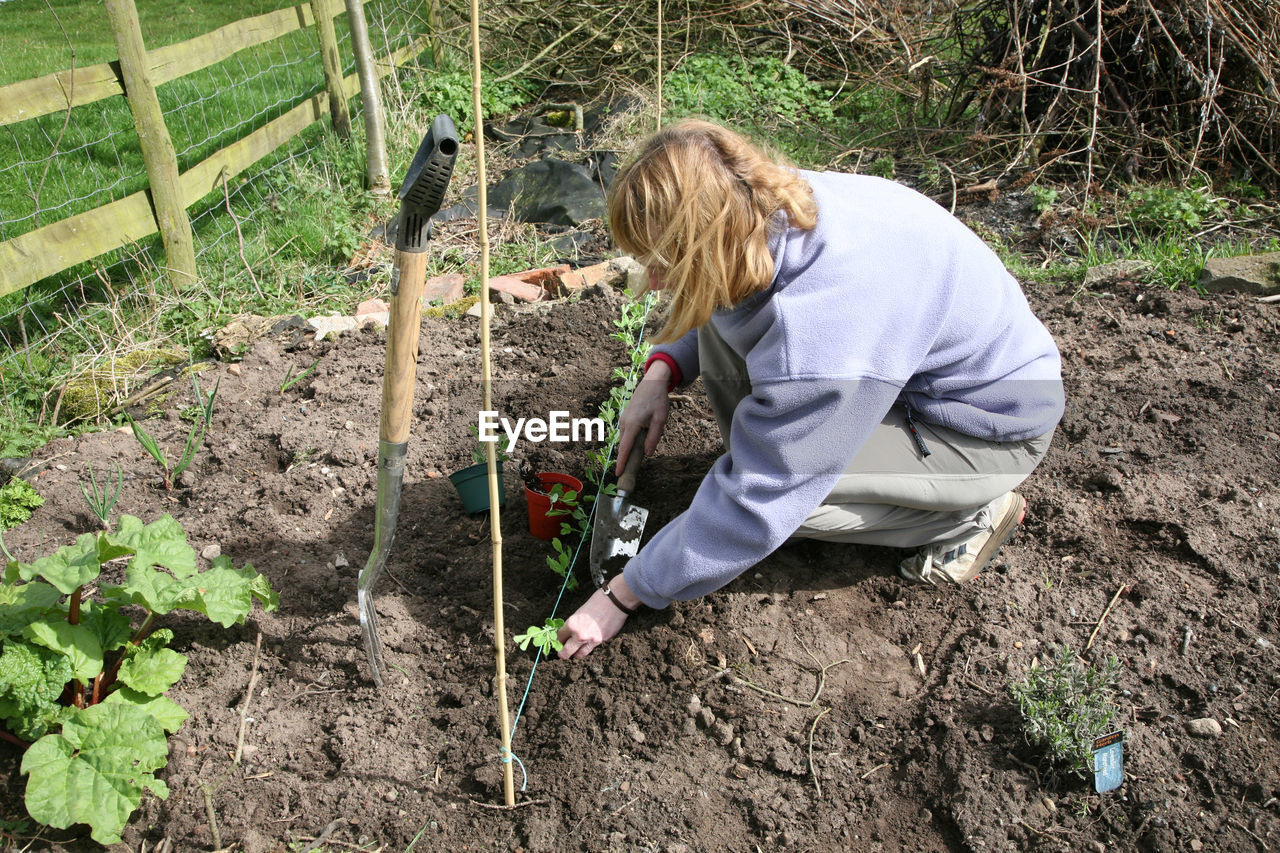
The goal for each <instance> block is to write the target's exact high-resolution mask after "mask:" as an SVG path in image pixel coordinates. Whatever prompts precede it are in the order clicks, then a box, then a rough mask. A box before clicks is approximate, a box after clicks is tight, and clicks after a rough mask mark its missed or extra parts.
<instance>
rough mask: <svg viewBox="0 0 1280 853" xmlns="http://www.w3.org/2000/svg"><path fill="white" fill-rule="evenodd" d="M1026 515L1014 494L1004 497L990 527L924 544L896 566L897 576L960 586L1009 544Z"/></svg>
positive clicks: (1025, 510)
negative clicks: (947, 539) (1002, 546)
mask: <svg viewBox="0 0 1280 853" xmlns="http://www.w3.org/2000/svg"><path fill="white" fill-rule="evenodd" d="M1026 514H1027V502H1026V500H1025V499H1024V498H1023V497H1022V495H1020V494H1018V493H1017V492H1009V494H1007V495H1005V497H1004V503H1003V504H1002V505H1001V506H1000V508H999V509H998V510H995V511H994V512H993V513H992V516H991V523H990V526H989V527H987V528H986V529H985V530H980V531H978V532H977V533H973V534H970V535H968V536H965V537H963V538H962V539H953V540H951V541H950V542H939V543H937V544H934V545H926V546H925V547H923V548H921V549H920V550H919V551H917V552H916V553H915V554H914V555H912V556H910V557H908V558H907V559H905V560H903V561H902V562H901V563H900V564H899V565H898V574H900V575H902V576H903V577H904V578H906V579H907V580H909V581H915V582H917V583H927V584H932V585H934V586H938V585H939V584H942V583H953V584H962V583H964V582H966V581H969V580H972V579H973V578H974V576H975V575H977V574H978V572H980V571H982V570H983V569H985V568H986V567H987V564H988V563H990V562H991V561H992V560H993V559H994V558H995V556H996V554H997V553H998V552H999V551H1000V546H1001V545H1003V544H1004V543H1005V542H1008V541H1009V537H1010V536H1012V535H1013V531H1014V530H1016V529H1017V528H1018V525H1019V524H1021V523H1022V519H1023V517H1024V516H1026Z"/></svg>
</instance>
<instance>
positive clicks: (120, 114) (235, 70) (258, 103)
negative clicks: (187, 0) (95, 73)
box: [0, 0, 358, 239]
mask: <svg viewBox="0 0 1280 853" xmlns="http://www.w3.org/2000/svg"><path fill="white" fill-rule="evenodd" d="M200 5H202V6H212V5H215V4H200ZM273 5H276V4H267V3H263V2H253V3H249V2H241V3H236V4H232V8H233V9H234V10H235V14H234V15H232V16H231V17H229V18H228V17H227V15H228V14H230V11H229V10H227V9H222V10H221V14H214V13H213V12H211V11H208V10H205V11H202V13H201V14H200V15H196V14H195V13H192V12H187V11H183V12H181V13H174V10H173V7H172V5H171V4H161V3H159V2H156V0H141V2H139V4H138V6H139V14H140V17H141V19H142V25H143V27H144V33H145V34H146V37H147V39H148V43H149V44H156V43H169V42H173V41H180V40H182V39H184V38H191V37H194V35H196V34H199V33H202V32H206V31H207V30H208V29H213V28H216V27H217V26H221V25H223V24H226V23H230V22H231V21H233V20H235V19H237V18H239V17H245V16H249V15H254V14H259V13H261V12H263V11H269V10H270V8H272V6H273ZM61 6H66V8H65V9H60V8H59V7H61ZM182 8H183V9H184V10H185V9H186V7H182ZM15 9H16V10H18V11H17V12H16V13H15V12H14V10H15ZM33 9H38V10H40V14H39V15H32V14H30V12H31V10H33ZM54 10H55V12H57V13H58V14H57V17H56V18H55V16H54V15H49V14H48V13H47V12H45V11H44V4H43V3H36V2H33V0H11V2H7V3H3V4H0V21H3V22H4V24H5V25H6V26H7V25H8V24H9V21H8V19H9V18H10V17H13V18H16V21H15V22H14V23H15V25H16V26H17V28H18V32H19V36H18V37H17V38H18V43H19V44H20V45H25V44H38V45H40V49H48V54H47V55H45V56H44V57H43V58H42V59H41V61H40V62H39V64H35V63H36V59H35V58H34V57H32V56H30V55H29V52H28V51H26V50H25V49H20V51H19V53H20V54H21V55H22V56H24V57H26V59H25V61H22V62H20V63H18V64H19V65H20V66H21V67H23V68H24V69H26V70H27V71H28V73H29V74H30V76H41V75H43V74H47V73H50V72H52V71H57V70H62V69H64V68H68V67H70V62H71V59H70V51H69V49H68V48H67V47H66V38H64V36H63V35H62V31H61V29H60V28H59V27H58V26H57V22H58V21H59V20H62V22H63V25H64V26H67V20H64V17H65V18H67V19H70V20H71V21H72V22H73V23H74V24H75V28H74V30H73V29H71V28H70V27H69V28H68V31H67V35H68V37H70V38H72V39H74V40H75V41H74V43H75V44H76V58H75V64H76V67H84V66H86V65H90V64H93V63H94V62H101V61H106V60H108V59H114V58H115V44H114V41H113V39H112V36H111V32H110V29H109V27H108V26H107V24H106V12H105V11H104V9H103V8H102V6H101V5H100V4H86V3H79V4H74V5H73V4H68V3H62V4H55V9H54ZM63 12H65V15H64V14H62V13H63ZM171 13H172V14H171ZM170 17H172V18H173V19H175V20H170ZM149 21H151V22H161V21H162V22H163V26H162V27H161V28H160V32H159V35H157V36H156V37H155V38H153V37H152V32H151V30H150V29H147V28H148V27H149V26H150V24H149V23H148V22H149ZM178 21H181V22H183V23H182V24H181V25H179V24H178V23H177V22H178ZM335 23H336V24H337V29H338V37H339V39H340V40H341V39H343V38H345V35H346V29H345V17H343V16H340V17H339V18H337V19H336V20H335ZM197 27H205V28H204V29H199V28H197ZM9 39H10V36H6V43H8V40H9ZM59 40H61V42H62V46H63V50H61V51H59V50H54V49H52V48H50V43H54V44H56V43H57V42H58V41H59ZM82 52H83V53H85V54H87V55H88V56H91V57H94V58H93V59H92V60H86V59H84V58H82V56H81V54H82ZM348 64H352V62H351V61H350V60H348ZM350 70H351V69H350V68H348V69H347V71H348V72H350ZM5 72H6V76H7V75H9V74H12V73H13V66H12V65H9V64H6V66H5ZM9 82H12V81H9ZM323 84H324V81H323V74H322V72H321V68H320V59H319V53H318V49H317V45H316V38H315V33H314V30H313V29H311V28H306V29H301V30H295V31H294V32H292V33H288V34H286V35H284V36H281V37H280V38H278V39H275V40H273V41H271V42H268V43H266V44H263V45H258V46H255V47H253V48H249V49H247V50H243V51H240V52H239V53H237V54H235V55H234V56H231V57H229V58H227V59H225V60H223V61H222V62H220V63H217V64H215V65H213V66H211V67H209V68H205V69H202V70H200V71H197V72H194V73H192V74H189V75H187V76H185V77H181V78H178V79H177V80H173V81H171V82H169V83H165V84H162V85H160V86H159V87H157V96H158V97H159V100H160V106H161V109H162V111H163V112H164V114H165V121H166V124H167V125H168V128H169V134H170V136H171V138H172V140H173V146H174V149H175V151H176V152H177V156H178V167H179V171H180V172H181V171H185V170H187V169H189V168H191V167H192V166H194V165H196V164H197V163H199V162H201V161H202V160H204V159H205V158H206V157H208V156H209V155H210V154H212V153H214V152H215V151H218V150H219V149H221V148H223V147H225V146H226V145H227V144H229V143H230V142H232V141H234V140H236V139H238V138H240V137H242V136H244V135H246V134H247V133H248V132H249V131H251V130H253V129H255V128H257V127H260V126H261V125H263V124H265V123H266V122H268V121H270V120H271V119H274V118H276V117H278V116H280V115H283V114H284V113H285V112H288V111H289V110H290V109H292V108H293V107H294V106H296V105H297V104H299V103H301V102H302V101H304V100H305V99H306V98H309V97H311V96H312V95H314V94H315V93H316V92H318V91H320V90H321V89H322V88H323ZM357 102H358V99H357ZM0 164H3V165H0V239H8V238H11V237H14V236H16V235H18V234H21V233H23V232H26V231H28V230H31V229H32V228H35V227H38V226H39V225H42V224H45V223H47V222H49V221H54V220H58V219H63V218H65V217H67V216H71V215H74V214H76V213H81V212H83V211H86V210H91V209H92V208H94V207H97V206H99V205H102V204H105V203H106V202H108V201H114V200H116V199H119V198H123V197H125V196H127V195H129V194H131V193H134V192H137V191H138V190H141V189H145V187H146V171H145V168H144V165H143V161H142V153H141V149H140V148H139V146H138V139H137V133H136V132H135V131H134V129H133V122H132V117H131V113H130V110H129V105H128V102H127V101H126V100H125V99H124V98H123V97H118V96H117V97H111V98H107V99H105V100H102V101H98V102H95V103H92V104H86V105H84V106H81V107H76V108H75V109H73V110H72V111H71V114H70V116H69V117H68V116H67V114H65V113H53V114H50V115H46V116H41V117H39V118H35V119H30V120H28V121H23V122H19V123H17V124H14V125H10V126H9V127H8V128H6V132H5V133H4V134H0Z"/></svg>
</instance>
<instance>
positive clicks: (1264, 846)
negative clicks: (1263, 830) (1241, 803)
mask: <svg viewBox="0 0 1280 853" xmlns="http://www.w3.org/2000/svg"><path fill="white" fill-rule="evenodd" d="M1227 822H1228V823H1230V824H1231V825H1232V826H1235V827H1238V828H1239V829H1243V830H1244V831H1245V832H1247V833H1249V835H1250V836H1251V837H1252V838H1253V840H1254V841H1256V842H1258V846H1259V847H1261V848H1262V849H1263V850H1270V849H1271V848H1270V847H1268V846H1267V843H1266V842H1265V841H1263V840H1262V839H1261V838H1259V837H1258V836H1257V835H1256V834H1254V832H1253V831H1252V830H1251V829H1249V827H1247V826H1245V825H1244V824H1243V823H1240V822H1239V821H1237V820H1232V819H1231V818H1227Z"/></svg>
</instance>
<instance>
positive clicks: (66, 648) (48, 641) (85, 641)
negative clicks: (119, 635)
mask: <svg viewBox="0 0 1280 853" xmlns="http://www.w3.org/2000/svg"><path fill="white" fill-rule="evenodd" d="M23 635H24V636H25V637H26V638H27V639H28V640H30V641H31V642H33V643H35V644H36V645H40V646H44V647H45V648H46V649H49V650H51V651H54V652H57V653H58V654H61V655H65V656H66V658H67V660H68V661H69V662H70V663H71V674H72V676H74V677H75V678H76V679H77V680H78V681H79V682H80V683H81V684H87V683H89V680H90V679H92V678H93V677H94V676H95V675H97V674H98V673H100V672H102V643H101V642H100V641H99V640H98V638H97V637H96V636H95V635H94V631H93V630H92V629H91V628H89V627H87V626H85V625H72V624H70V623H69V622H67V621H65V620H63V619H61V618H59V619H57V620H54V621H40V622H32V623H31V624H30V625H28V626H27V628H26V630H25V631H24V632H23Z"/></svg>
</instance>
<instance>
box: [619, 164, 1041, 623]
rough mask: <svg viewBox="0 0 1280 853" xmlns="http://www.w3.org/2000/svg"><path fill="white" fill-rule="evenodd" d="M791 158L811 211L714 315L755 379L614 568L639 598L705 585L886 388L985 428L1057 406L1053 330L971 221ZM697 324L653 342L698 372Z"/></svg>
mask: <svg viewBox="0 0 1280 853" xmlns="http://www.w3.org/2000/svg"><path fill="white" fill-rule="evenodd" d="M801 175H802V176H803V177H804V178H805V179H806V180H807V181H808V182H809V184H810V185H811V186H812V187H813V192H814V197H815V200H816V201H817V204H818V224H817V227H815V228H814V229H813V230H811V231H802V230H799V229H796V228H787V229H785V230H783V229H780V231H779V233H777V234H774V235H773V236H772V237H771V239H770V243H769V248H770V251H771V253H772V255H773V257H774V260H775V273H774V280H773V282H772V284H771V286H770V287H769V289H768V290H766V291H764V292H761V293H758V294H755V295H753V296H752V297H750V298H748V299H747V300H745V301H744V302H743V303H741V304H739V305H737V306H734V307H733V308H729V309H723V310H719V311H717V312H716V313H715V315H714V316H713V317H712V319H711V321H710V322H711V323H712V324H713V325H714V326H715V327H716V329H717V331H719V333H720V334H721V336H722V337H723V338H724V340H725V341H726V342H727V343H728V344H729V345H730V346H731V347H732V348H733V349H734V350H735V351H736V352H737V353H738V354H739V355H741V356H742V357H743V358H744V359H745V361H746V364H747V372H748V374H749V376H750V379H751V394H750V395H749V396H748V397H746V398H745V399H744V400H743V401H742V402H741V403H740V404H739V405H738V408H737V409H736V411H735V412H734V415H733V423H732V427H731V429H730V447H731V451H730V452H727V453H725V454H723V455H722V456H721V457H720V458H719V459H717V460H716V462H715V463H714V464H713V465H712V467H711V470H710V471H709V472H708V473H707V475H706V477H705V478H704V479H703V481H702V484H701V486H700V487H699V488H698V491H697V493H696V495H695V496H694V498H693V502H692V503H691V504H690V506H689V508H688V510H686V511H685V512H683V513H682V514H680V515H679V516H677V517H676V518H675V519H673V520H672V521H671V522H670V523H669V524H668V525H666V526H665V527H664V528H662V529H661V530H660V531H659V532H658V533H657V534H656V535H655V536H654V537H653V539H652V540H651V541H650V542H648V543H647V544H646V545H645V546H644V548H642V549H641V550H640V552H639V553H638V554H637V555H636V556H635V557H633V558H632V559H631V560H630V561H629V562H628V563H627V566H626V568H625V569H624V575H625V578H626V581H627V585H628V586H630V588H631V589H632V590H633V591H634V592H635V594H636V595H637V596H639V598H640V600H641V601H643V602H644V603H645V604H647V605H649V606H650V607H665V606H666V605H667V604H669V603H670V602H671V601H673V600H687V599H690V598H696V597H698V596H702V595H705V594H707V593H709V592H711V591H713V590H715V589H718V588H720V587H722V586H724V585H725V584H727V583H729V582H730V581H732V580H733V579H734V578H736V577H737V576H738V575H740V574H742V573H743V572H745V571H746V570H747V569H749V568H751V567H752V566H753V565H755V564H756V563H758V562H759V561H761V560H763V559H764V558H765V557H767V556H768V555H769V554H770V553H771V552H773V550H774V549H776V548H777V547H778V546H779V545H781V544H782V543H783V542H784V541H786V539H787V538H788V537H789V536H790V535H791V534H792V533H794V532H795V530H796V528H797V527H799V526H800V524H801V523H802V522H803V521H804V520H805V518H807V517H808V516H809V514H810V513H811V512H812V511H813V510H814V509H816V508H817V507H818V506H819V505H820V504H821V503H822V501H823V499H824V498H825V497H826V496H827V495H828V494H829V493H830V492H831V490H832V488H833V487H834V486H835V484H836V482H837V480H838V479H839V478H840V476H841V475H842V474H843V473H844V471H845V469H846V468H847V467H848V466H849V464H850V462H852V461H853V458H854V456H855V455H856V454H857V453H858V450H859V449H860V448H861V447H862V445H863V443H864V442H865V441H866V440H867V438H868V437H869V436H870V434H871V433H872V431H873V430H874V429H875V428H876V427H877V426H878V425H879V424H880V421H881V420H882V418H883V417H884V416H885V414H886V413H887V412H888V411H889V408H890V407H891V406H892V405H893V404H894V403H895V402H898V401H902V402H906V403H908V404H909V405H910V406H911V408H912V410H913V412H914V414H915V416H916V417H917V418H919V419H920V420H924V421H928V422H930V423H934V424H938V425H942V426H945V427H949V428H951V429H953V430H956V431H957V432H961V433H964V434H967V435H972V436H976V437H980V438H986V439H991V440H996V441H1017V440H1024V439H1029V438H1034V437H1036V436H1039V435H1043V434H1044V433H1047V432H1048V431H1049V430H1050V429H1052V428H1053V427H1054V426H1055V425H1056V424H1057V423H1058V421H1059V419H1060V418H1061V417H1062V412H1063V392H1062V381H1061V362H1060V358H1059V355H1058V350H1057V347H1056V345H1055V344H1054V341H1053V338H1052V337H1051V336H1050V334H1049V332H1048V330H1047V329H1046V328H1045V327H1044V325H1043V324H1041V323H1040V321H1039V320H1038V319H1037V318H1036V317H1035V315H1034V314H1033V313H1032V312H1031V309H1030V307H1029V306H1028V304H1027V300H1026V297H1025V296H1024V295H1023V293H1022V290H1021V288H1020V287H1019V285H1018V282H1017V281H1016V280H1015V279H1014V278H1013V277H1012V276H1011V275H1010V274H1009V273H1008V272H1007V271H1006V270H1005V268H1004V266H1003V264H1002V263H1001V262H1000V260H999V258H998V257H997V256H996V255H995V253H994V252H993V251H992V250H991V249H990V248H988V247H987V245H986V244H985V243H983V242H982V240H981V239H979V238H978V237H977V236H976V235H975V234H974V233H973V232H972V231H970V230H969V229H968V228H967V227H966V226H965V225H964V224H963V223H962V222H960V221H959V220H958V219H956V218H955V217H953V216H951V215H950V214H949V213H947V212H946V211H945V210H943V209H942V208H941V207H939V206H938V205H937V204H935V203H934V202H933V201H932V200H930V199H928V198H926V197H925V196H923V195H920V194H919V193H917V192H915V191H914V190H911V189H909V188H907V187H904V186H902V185H900V184H896V183H894V182H892V181H886V180H883V179H880V178H875V177H870V176H863V175H845V174H838V173H814V172H801ZM697 334H698V333H697V330H696V329H695V330H693V331H691V332H690V333H689V334H687V335H685V336H684V337H683V338H681V339H680V340H678V341H676V342H675V343H673V344H670V345H667V346H663V347H658V348H656V351H657V352H663V353H666V354H667V355H668V356H670V357H671V358H672V359H673V360H674V361H675V362H676V364H677V365H678V366H679V368H680V371H681V373H682V382H685V383H687V382H690V381H692V380H693V379H694V378H695V377H697V376H698V375H699V366H698V342H697ZM703 381H704V382H707V381H714V378H713V377H703Z"/></svg>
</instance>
